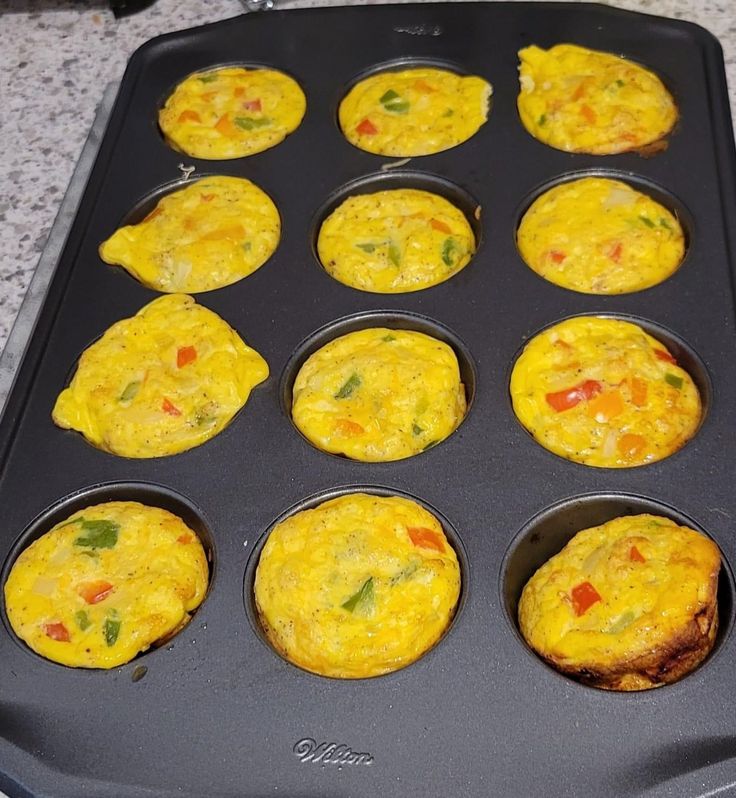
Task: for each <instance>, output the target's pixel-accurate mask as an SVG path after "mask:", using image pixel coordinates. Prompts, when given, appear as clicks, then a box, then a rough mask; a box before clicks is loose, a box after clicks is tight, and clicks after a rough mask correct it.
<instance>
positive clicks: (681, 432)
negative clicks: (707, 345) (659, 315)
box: [510, 316, 702, 468]
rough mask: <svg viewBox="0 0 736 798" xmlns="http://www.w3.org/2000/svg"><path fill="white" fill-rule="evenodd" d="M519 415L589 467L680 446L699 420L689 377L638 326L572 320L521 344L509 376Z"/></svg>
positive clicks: (559, 450)
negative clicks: (520, 351)
mask: <svg viewBox="0 0 736 798" xmlns="http://www.w3.org/2000/svg"><path fill="white" fill-rule="evenodd" d="M510 388H511V398H512V401H513V406H514V412H515V413H516V416H517V418H518V419H519V421H520V422H521V423H522V424H523V425H524V427H526V429H527V430H529V432H531V434H532V435H533V436H534V438H535V439H536V440H537V442H538V443H540V444H541V445H542V446H544V447H545V448H546V449H549V450H550V451H552V452H554V453H555V454H559V455H561V456H562V457H566V458H567V459H568V460H574V461H575V462H578V463H584V464H586V465H590V466H599V467H606V468H625V467H628V466H638V465H643V464H645V463H652V462H654V461H656V460H661V459H663V458H665V457H668V456H669V455H671V454H673V453H674V452H676V451H677V450H678V449H679V448H680V447H681V446H683V445H684V444H685V443H687V441H688V440H690V438H692V436H693V435H694V434H695V431H696V430H697V428H698V425H699V424H700V418H701V412H702V411H701V401H700V394H699V393H698V389H697V387H696V386H695V383H694V382H693V380H692V378H691V377H690V375H689V374H688V373H687V371H685V370H684V369H683V368H681V367H680V366H679V365H678V364H677V362H676V360H675V358H674V357H673V356H672V354H671V353H670V352H669V351H668V350H667V348H666V347H665V346H664V344H662V343H660V342H659V341H657V340H656V339H655V338H652V336H651V335H648V334H647V333H645V332H644V330H642V329H641V328H640V327H638V326H637V325H636V324H632V323H631V322H627V321H622V320H620V319H610V318H603V317H598V316H579V317H576V318H572V319H567V320H566V321H562V322H560V323H558V324H555V325H553V326H552V327H549V328H548V329H546V330H543V331H542V332H541V333H539V334H538V335H536V336H535V337H534V338H532V340H531V341H530V342H529V343H528V344H527V345H526V346H525V347H524V350H523V352H522V353H521V355H520V356H519V358H518V359H517V361H516V363H515V364H514V368H513V371H512V374H511V386H510Z"/></svg>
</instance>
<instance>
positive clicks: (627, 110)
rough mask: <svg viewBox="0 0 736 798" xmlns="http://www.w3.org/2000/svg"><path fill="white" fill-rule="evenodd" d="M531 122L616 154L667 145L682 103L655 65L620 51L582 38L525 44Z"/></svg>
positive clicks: (538, 132)
mask: <svg viewBox="0 0 736 798" xmlns="http://www.w3.org/2000/svg"><path fill="white" fill-rule="evenodd" d="M519 58H520V60H521V64H520V66H519V80H520V83H521V91H520V92H519V97H518V101H517V106H518V110H519V116H520V117H521V121H522V123H523V125H524V127H525V128H526V129H527V131H528V132H529V133H531V135H532V136H534V138H536V139H539V141H541V142H543V143H544V144H548V145H549V146H550V147H555V148H556V149H558V150H566V151H568V152H587V153H591V154H593V155H611V154H615V153H619V152H626V151H628V150H642V148H645V147H648V148H649V149H650V150H651V149H652V148H654V147H655V146H662V147H663V146H664V144H665V142H664V137H665V136H666V135H667V134H668V133H669V132H670V131H671V130H672V128H673V127H674V125H675V122H676V121H677V106H676V105H675V101H674V100H673V99H672V95H671V94H670V93H669V92H668V91H667V89H666V88H665V86H664V84H663V83H662V81H661V80H660V79H659V78H658V77H657V76H656V75H655V74H654V73H653V72H651V71H649V70H648V69H645V68H644V67H642V66H640V65H639V64H636V63H634V62H633V61H628V60H627V59H625V58H622V57H620V56H617V55H613V54H612V53H604V52H599V51H597V50H589V49H587V48H585V47H579V46H577V45H574V44H557V45H555V46H554V47H551V48H550V49H549V50H542V49H541V48H539V47H537V46H535V45H532V46H531V47H525V48H524V49H523V50H520V51H519Z"/></svg>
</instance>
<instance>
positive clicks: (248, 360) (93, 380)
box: [52, 294, 268, 457]
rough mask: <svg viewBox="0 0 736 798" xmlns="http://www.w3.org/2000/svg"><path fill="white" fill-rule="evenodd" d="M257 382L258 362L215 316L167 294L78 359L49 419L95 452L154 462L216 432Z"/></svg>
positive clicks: (262, 364)
mask: <svg viewBox="0 0 736 798" xmlns="http://www.w3.org/2000/svg"><path fill="white" fill-rule="evenodd" d="M266 377H268V364H267V363H266V361H265V360H264V359H263V358H262V357H261V356H260V355H259V354H258V352H256V351H255V350H253V349H251V348H250V347H249V346H246V344H245V343H244V341H243V340H242V339H241V338H240V336H239V335H238V334H237V333H236V332H235V330H233V329H232V328H231V327H230V326H229V325H228V324H227V323H226V322H225V321H223V320H222V319H221V318H220V317H219V316H218V315H217V314H215V313H213V312H212V311H211V310H208V309H207V308H204V307H202V306H201V305H197V304H196V303H195V301H194V300H193V299H192V297H190V296H186V295H185V294H169V295H167V296H162V297H159V298H158V299H154V301H153V302H151V303H149V304H148V305H146V306H145V307H144V308H142V309H141V310H139V311H138V313H137V314H136V315H135V316H133V317H132V318H129V319H123V320H122V321H119V322H117V323H116V324H113V326H112V327H110V329H108V330H107V332H105V334H104V335H103V336H102V338H100V339H99V340H98V341H96V342H95V343H93V344H92V345H91V346H90V347H88V348H87V349H86V350H85V351H84V352H83V354H82V356H81V358H80V359H79V364H78V366H77V371H76V373H75V375H74V377H73V378H72V381H71V383H70V384H69V387H68V388H65V389H64V390H63V391H62V392H61V393H60V394H59V397H58V398H57V400H56V404H55V406H54V409H53V414H52V415H53V419H54V422H55V423H56V424H57V425H58V426H60V427H62V428H63V429H74V430H77V431H78V432H81V433H82V434H83V435H84V437H85V438H86V439H87V440H88V441H89V442H90V443H91V444H93V445H94V446H97V447H99V448H100V449H104V450H105V451H108V452H112V453H113V454H117V455H120V456H122V457H160V456H163V455H170V454H176V453H177V452H183V451H185V450H186V449H191V448H192V447H193V446H199V445H200V444H202V443H204V442H205V441H207V440H209V439H210V438H213V437H214V436H215V435H217V433H218V432H220V431H222V430H223V429H224V427H225V426H226V425H227V423H228V422H229V421H230V419H232V417H233V416H234V415H235V413H237V411H238V410H240V408H241V407H243V405H244V404H245V403H246V401H247V400H248V396H249V394H250V392H251V389H252V388H253V387H254V386H256V385H258V383H260V382H263V380H265V379H266Z"/></svg>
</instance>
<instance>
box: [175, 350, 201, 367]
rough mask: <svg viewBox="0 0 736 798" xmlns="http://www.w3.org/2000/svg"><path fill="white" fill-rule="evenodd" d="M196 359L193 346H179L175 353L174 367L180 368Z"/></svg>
mask: <svg viewBox="0 0 736 798" xmlns="http://www.w3.org/2000/svg"><path fill="white" fill-rule="evenodd" d="M196 359H197V350H196V349H195V348H194V347H193V346H180V347H179V349H178V350H177V353H176V366H177V368H182V367H184V366H186V365H187V364H188V363H194V361H195V360H196Z"/></svg>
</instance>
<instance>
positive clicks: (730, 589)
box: [499, 493, 734, 701]
mask: <svg viewBox="0 0 736 798" xmlns="http://www.w3.org/2000/svg"><path fill="white" fill-rule="evenodd" d="M640 514H650V515H659V516H662V517H664V518H669V519H670V520H671V521H674V522H675V523H676V524H678V525H679V526H686V527H689V528H690V529H694V530H696V531H697V532H700V533H702V534H704V535H706V536H708V537H710V535H708V531H707V530H706V529H704V528H703V527H702V525H701V524H699V523H697V522H696V521H694V520H693V519H692V518H690V517H689V516H687V515H686V514H684V513H682V512H680V511H679V510H677V509H676V508H674V507H672V506H670V505H668V504H664V503H662V502H659V501H657V500H655V499H651V498H648V497H646V496H637V495H633V494H626V493H593V494H587V495H582V496H573V497H571V498H569V499H563V500H562V501H560V502H558V503H556V504H554V505H552V506H550V507H547V508H545V509H544V510H542V511H541V512H539V513H537V514H536V515H535V516H534V517H533V518H531V519H530V520H529V521H528V522H527V523H526V524H525V525H524V526H523V527H522V528H521V529H520V530H519V532H518V533H517V534H516V536H515V537H514V539H513V541H512V542H511V544H510V546H509V548H508V549H507V551H506V554H505V555H504V558H503V561H502V563H501V572H500V574H499V599H500V601H501V603H502V606H503V608H504V611H505V615H506V620H507V621H508V623H509V625H510V626H511V628H512V630H513V632H514V633H515V635H516V637H517V638H518V640H519V643H520V645H522V646H524V647H525V648H526V649H527V651H528V652H530V653H531V654H533V655H534V656H535V658H536V659H537V661H538V662H539V664H540V665H541V666H542V667H544V668H546V669H548V670H550V671H552V672H553V673H554V674H555V675H557V676H561V677H562V678H564V679H566V680H568V681H574V680H572V679H571V677H568V676H565V675H564V674H560V673H559V672H557V671H555V670H554V669H553V668H552V667H551V666H550V665H548V664H547V663H545V662H544V661H543V660H542V659H541V657H539V656H538V655H537V654H536V653H535V652H533V651H532V649H531V648H530V647H529V646H528V644H527V643H526V641H525V640H524V638H523V636H522V634H521V631H520V630H519V622H518V608H519V599H520V598H521V592H522V590H523V588H524V585H526V583H527V582H528V581H529V579H531V577H532V576H533V575H534V574H535V573H536V571H537V570H538V569H539V568H541V566H542V565H544V563H546V562H547V561H548V560H549V559H550V558H552V557H554V556H555V555H556V554H558V553H559V552H560V551H562V549H563V548H564V547H565V546H566V545H567V543H569V542H570V540H571V539H572V538H573V537H574V536H575V535H576V534H577V533H578V532H581V531H582V530H584V529H589V528H590V527H594V526H600V525H601V524H605V523H607V522H608V521H612V520H613V519H614V518H619V517H622V516H627V515H640ZM717 602H718V632H717V635H716V641H715V644H714V645H713V648H712V650H711V651H710V653H709V654H708V656H707V657H706V659H705V661H704V662H703V663H701V664H700V665H699V666H698V668H697V669H696V670H695V671H694V672H693V673H698V672H700V671H701V670H702V669H706V668H708V666H709V663H710V662H711V661H712V660H714V659H715V658H716V657H718V655H719V653H720V651H721V649H722V647H723V644H724V642H725V641H726V640H727V638H728V637H730V635H731V633H732V631H733V623H734V577H733V571H732V569H731V565H730V563H729V562H728V561H727V560H726V559H725V557H723V559H722V562H721V572H720V575H719V580H718V594H717ZM691 675H692V674H688V675H687V676H685V677H683V679H681V680H680V681H678V682H675V683H673V684H668V685H663V686H662V687H660V688H658V690H659V691H663V692H664V693H666V692H667V691H669V690H672V689H680V688H681V689H687V688H688V685H687V682H688V677H689V676H691ZM580 688H581V689H583V690H591V689H593V690H596V689H597V688H591V687H588V686H584V685H580ZM600 692H602V693H604V694H605V695H608V696H611V700H612V701H616V700H618V698H619V697H625V698H627V699H628V700H630V701H636V699H637V698H640V697H641V696H642V692H640V691H635V692H631V693H620V692H617V691H610V690H601V691H600ZM646 692H647V693H649V692H651V691H646ZM664 700H666V696H665V699H664Z"/></svg>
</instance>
